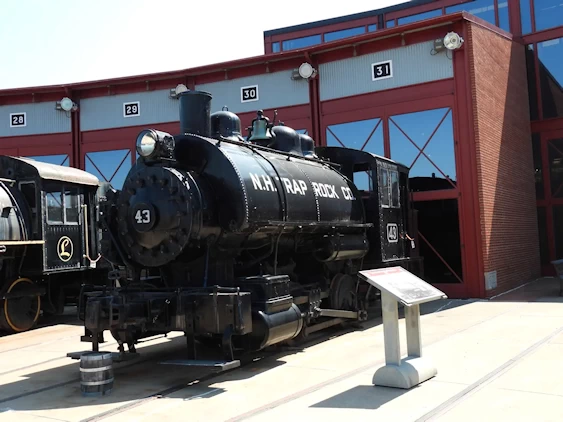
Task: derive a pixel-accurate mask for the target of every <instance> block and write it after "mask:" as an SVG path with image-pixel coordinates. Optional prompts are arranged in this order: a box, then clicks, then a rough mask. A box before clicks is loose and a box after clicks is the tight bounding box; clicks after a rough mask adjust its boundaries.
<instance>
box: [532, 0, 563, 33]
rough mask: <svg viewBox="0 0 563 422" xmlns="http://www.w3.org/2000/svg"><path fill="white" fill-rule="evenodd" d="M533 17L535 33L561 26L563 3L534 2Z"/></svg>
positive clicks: (536, 0)
mask: <svg viewBox="0 0 563 422" xmlns="http://www.w3.org/2000/svg"><path fill="white" fill-rule="evenodd" d="M534 17H535V20H536V31H541V30H543V29H549V28H555V27H556V26H561V25H563V1H561V0H535V1H534Z"/></svg>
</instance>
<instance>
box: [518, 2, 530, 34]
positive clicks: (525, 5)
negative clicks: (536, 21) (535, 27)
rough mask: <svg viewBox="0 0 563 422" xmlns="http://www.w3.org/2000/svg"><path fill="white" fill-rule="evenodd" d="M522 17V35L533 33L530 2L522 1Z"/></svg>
mask: <svg viewBox="0 0 563 422" xmlns="http://www.w3.org/2000/svg"><path fill="white" fill-rule="evenodd" d="M520 16H521V19H520V21H521V23H522V35H526V34H529V33H531V32H532V14H531V12H530V0H520Z"/></svg>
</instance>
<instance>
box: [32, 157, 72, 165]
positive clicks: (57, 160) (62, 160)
mask: <svg viewBox="0 0 563 422" xmlns="http://www.w3.org/2000/svg"><path fill="white" fill-rule="evenodd" d="M28 158H31V159H32V160H35V161H41V162H42V163H49V164H55V165H57V166H66V167H68V166H69V159H68V155H67V154H59V155H32V156H28Z"/></svg>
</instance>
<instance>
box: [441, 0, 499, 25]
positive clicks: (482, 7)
mask: <svg viewBox="0 0 563 422" xmlns="http://www.w3.org/2000/svg"><path fill="white" fill-rule="evenodd" d="M462 10H464V11H466V12H467V13H471V14H472V15H474V16H477V17H478V18H481V19H483V20H485V21H487V22H489V23H492V24H493V25H496V19H495V1H494V0H475V1H471V2H469V3H463V4H456V5H455V6H450V7H446V13H454V12H460V11H462Z"/></svg>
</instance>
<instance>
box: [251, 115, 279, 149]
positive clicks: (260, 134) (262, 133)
mask: <svg viewBox="0 0 563 422" xmlns="http://www.w3.org/2000/svg"><path fill="white" fill-rule="evenodd" d="M256 114H257V115H258V117H257V118H256V119H254V120H253V121H252V132H251V135H250V137H249V138H248V142H256V141H260V143H266V144H267V143H268V142H269V141H271V140H272V139H274V137H273V135H272V132H271V131H270V127H271V125H270V119H268V118H267V117H266V116H264V112H263V111H262V110H258V112H257V113H256ZM263 141H266V142H263Z"/></svg>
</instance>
